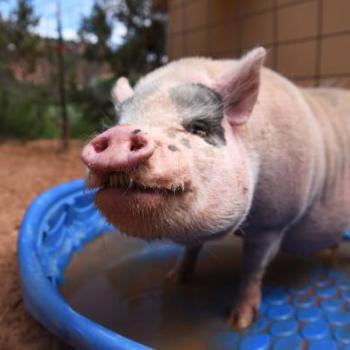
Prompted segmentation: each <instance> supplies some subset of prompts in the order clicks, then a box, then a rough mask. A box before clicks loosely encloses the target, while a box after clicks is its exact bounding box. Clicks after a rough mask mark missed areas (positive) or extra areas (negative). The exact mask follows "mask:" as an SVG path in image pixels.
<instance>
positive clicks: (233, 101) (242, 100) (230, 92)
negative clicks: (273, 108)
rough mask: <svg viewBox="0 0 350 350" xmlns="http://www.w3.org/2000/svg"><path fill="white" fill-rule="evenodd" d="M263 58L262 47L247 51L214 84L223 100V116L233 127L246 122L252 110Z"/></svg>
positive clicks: (264, 51)
mask: <svg viewBox="0 0 350 350" xmlns="http://www.w3.org/2000/svg"><path fill="white" fill-rule="evenodd" d="M265 56H266V50H265V49H264V48H262V47H258V48H256V49H253V50H251V51H249V52H248V54H247V55H245V56H243V57H242V58H241V59H240V60H239V61H238V64H237V66H235V67H234V68H233V69H232V70H231V71H229V72H228V73H227V74H225V75H224V76H223V77H221V79H220V80H219V81H218V82H217V84H216V89H217V90H218V92H219V93H220V94H221V96H222V98H223V102H224V111H225V115H226V116H227V118H228V121H229V123H230V124H231V125H233V126H234V125H242V124H244V123H245V122H247V120H248V118H249V116H250V114H251V112H252V110H253V107H254V105H255V102H256V100H257V97H258V92H259V84H260V69H261V67H262V65H263V63H264V59H265Z"/></svg>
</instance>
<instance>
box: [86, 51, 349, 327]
mask: <svg viewBox="0 0 350 350" xmlns="http://www.w3.org/2000/svg"><path fill="white" fill-rule="evenodd" d="M264 57H265V50H264V49H262V48H257V49H254V50H252V51H251V52H249V53H248V54H247V55H246V56H244V57H243V58H242V59H241V60H239V61H233V60H232V61H229V60H224V61H220V60H218V61H215V60H210V59H201V58H196V59H183V60H180V61H176V62H173V63H171V64H168V65H167V66H165V67H163V68H160V69H158V70H156V71H154V72H152V73H150V74H149V75H147V76H146V77H144V78H143V79H141V80H140V82H139V83H138V84H137V85H136V86H135V88H134V89H132V88H131V87H130V85H129V83H128V81H127V80H126V79H125V78H120V79H119V80H118V81H117V83H116V85H115V87H114V89H113V91H112V96H113V99H114V101H115V104H116V111H117V114H118V119H119V121H118V125H117V126H115V127H113V128H111V129H109V130H107V131H106V132H104V133H102V134H101V135H99V136H97V137H96V138H95V139H93V140H92V141H91V142H90V143H89V144H88V145H87V146H86V147H85V149H84V150H83V154H82V158H83V161H84V162H85V164H86V165H87V166H88V168H89V175H88V178H87V185H88V186H90V187H100V188H101V189H100V191H99V192H98V195H97V199H96V204H97V206H98V207H99V209H100V210H101V211H102V213H103V214H104V215H105V216H106V217H107V219H108V220H109V221H110V222H111V223H112V224H115V225H116V226H118V227H119V228H120V229H121V230H122V231H124V232H126V233H128V234H130V235H133V236H138V237H141V238H144V239H147V240H152V239H158V238H165V239H171V240H173V241H176V242H180V243H182V244H184V245H186V246H187V249H186V252H185V254H184V256H183V257H182V258H181V259H180V260H179V262H178V264H177V265H176V266H175V268H174V270H173V271H171V273H170V274H169V276H170V278H172V279H175V280H177V281H183V280H187V279H188V278H190V276H191V274H192V272H193V271H194V268H195V262H196V259H197V256H198V255H199V252H200V248H201V246H202V244H203V243H205V242H206V241H208V240H212V239H216V238H220V237H221V236H223V235H225V234H227V233H229V232H233V231H235V230H237V229H238V228H239V229H240V230H241V231H242V232H244V235H243V237H242V238H243V257H242V281H241V288H240V291H241V293H240V300H239V303H238V305H237V307H236V308H235V309H234V310H233V311H232V313H231V316H230V318H229V321H230V322H231V323H232V324H233V325H234V326H235V327H237V328H245V327H248V326H249V325H250V324H251V322H252V320H253V318H254V317H255V314H256V313H257V309H258V307H259V304H260V285H261V281H262V278H263V275H264V271H265V269H266V267H267V266H268V264H269V263H270V261H271V260H272V259H273V258H274V257H275V255H276V253H277V252H278V251H279V250H280V249H284V250H286V251H288V252H290V253H293V254H297V255H310V254H314V253H317V252H319V251H322V250H323V249H326V248H328V247H330V246H333V245H334V244H336V243H337V242H338V241H340V239H341V235H342V233H343V231H344V230H345V229H346V228H348V227H349V226H350V190H349V187H350V176H349V170H350V169H349V167H350V160H349V159H350V157H348V155H349V151H350V123H349V120H348V118H349V117H348V116H349V115H350V94H349V93H348V92H345V91H341V90H326V89H319V90H316V89H315V90H311V89H310V90H302V89H298V88H297V87H296V86H295V85H293V84H292V83H290V82H289V81H288V80H286V79H284V78H283V77H281V76H280V75H278V74H276V73H274V72H272V71H270V70H268V69H266V68H262V64H263V61H264ZM113 174H115V175H113Z"/></svg>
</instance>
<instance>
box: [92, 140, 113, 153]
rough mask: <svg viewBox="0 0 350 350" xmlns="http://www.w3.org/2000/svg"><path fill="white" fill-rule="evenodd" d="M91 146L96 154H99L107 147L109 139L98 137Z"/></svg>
mask: <svg viewBox="0 0 350 350" xmlns="http://www.w3.org/2000/svg"><path fill="white" fill-rule="evenodd" d="M92 146H93V147H94V149H95V152H96V153H101V152H103V151H104V150H105V149H107V148H108V146H109V139H108V138H106V137H100V138H98V139H97V140H95V141H92Z"/></svg>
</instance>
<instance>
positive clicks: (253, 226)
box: [242, 69, 322, 231]
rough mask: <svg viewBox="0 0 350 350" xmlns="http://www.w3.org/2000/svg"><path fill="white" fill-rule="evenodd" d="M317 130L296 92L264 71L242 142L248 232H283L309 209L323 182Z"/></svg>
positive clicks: (305, 104) (292, 87)
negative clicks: (248, 185) (250, 184)
mask: <svg viewBox="0 0 350 350" xmlns="http://www.w3.org/2000/svg"><path fill="white" fill-rule="evenodd" d="M317 128H318V124H317V122H316V121H315V118H314V116H313V114H312V111H311V110H310V107H309V105H308V103H307V102H306V100H305V98H304V96H303V94H302V92H301V91H300V89H299V88H297V87H296V86H295V85H294V84H292V83H291V82H289V81H288V80H287V79H285V78H283V77H281V76H280V75H278V74H276V73H274V72H272V71H270V70H268V69H264V70H263V71H262V76H261V86H260V90H259V96H258V101H257V103H256V105H255V107H254V110H253V114H252V116H251V118H250V120H249V122H248V123H247V125H246V130H245V132H244V135H243V137H242V140H243V142H244V144H245V147H246V149H247V153H248V155H249V157H250V160H251V161H250V163H251V164H252V169H251V172H252V173H253V174H254V176H255V179H254V180H255V181H254V183H255V185H254V190H253V200H252V204H251V208H250V211H249V215H248V219H247V220H246V222H245V226H246V228H247V230H251V231H261V230H272V231H273V230H282V229H283V230H285V229H286V228H287V227H288V226H289V225H292V224H293V223H294V222H295V221H296V220H298V218H300V217H301V216H302V215H303V214H304V212H305V211H306V209H307V208H308V207H309V206H310V205H311V204H312V202H313V200H314V198H315V196H316V195H317V193H318V191H319V188H320V185H321V184H320V182H321V181H322V180H321V178H320V175H319V174H317V171H318V169H319V168H320V155H319V144H320V142H321V138H320V135H319V133H317V132H315V129H316V130H317Z"/></svg>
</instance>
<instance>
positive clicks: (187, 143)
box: [180, 138, 191, 148]
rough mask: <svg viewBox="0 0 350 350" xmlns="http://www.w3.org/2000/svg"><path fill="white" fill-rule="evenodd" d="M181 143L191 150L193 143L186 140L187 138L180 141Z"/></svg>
mask: <svg viewBox="0 0 350 350" xmlns="http://www.w3.org/2000/svg"><path fill="white" fill-rule="evenodd" d="M180 142H181V144H183V145H184V146H185V147H187V148H191V143H190V141H189V140H187V139H185V138H182V139H181V140H180Z"/></svg>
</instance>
